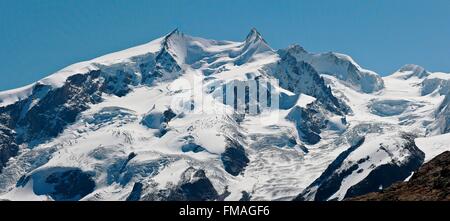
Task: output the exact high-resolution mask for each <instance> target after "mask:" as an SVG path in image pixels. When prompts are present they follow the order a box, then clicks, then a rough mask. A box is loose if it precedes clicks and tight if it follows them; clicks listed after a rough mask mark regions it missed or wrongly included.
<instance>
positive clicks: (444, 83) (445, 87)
mask: <svg viewBox="0 0 450 221" xmlns="http://www.w3.org/2000/svg"><path fill="white" fill-rule="evenodd" d="M449 93H450V74H447V73H441V72H436V73H430V74H429V75H428V76H427V77H426V78H425V79H424V80H423V81H422V95H424V96H425V95H429V94H431V95H435V94H438V95H446V94H449Z"/></svg>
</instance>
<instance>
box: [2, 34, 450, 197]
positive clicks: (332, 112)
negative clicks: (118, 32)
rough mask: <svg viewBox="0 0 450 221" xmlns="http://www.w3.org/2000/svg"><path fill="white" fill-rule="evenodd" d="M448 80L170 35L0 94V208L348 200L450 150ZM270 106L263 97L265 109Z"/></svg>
mask: <svg viewBox="0 0 450 221" xmlns="http://www.w3.org/2000/svg"><path fill="white" fill-rule="evenodd" d="M449 82H450V74H446V73H441V72H436V73H432V72H429V71H427V70H425V69H424V68H422V67H420V66H418V65H412V64H410V65H405V66H404V67H402V68H400V69H399V70H398V71H396V72H395V73H393V74H392V75H389V76H386V77H381V76H379V75H378V74H377V73H375V72H373V71H370V70H367V69H364V68H363V67H361V66H360V65H359V64H357V63H356V61H354V60H353V59H352V58H351V57H350V56H348V55H344V54H340V53H335V52H328V53H310V52H307V51H306V50H305V49H304V48H302V47H301V46H299V45H293V46H289V47H288V48H286V49H280V50H275V49H273V48H271V47H270V46H269V43H268V42H267V41H266V40H265V39H264V38H263V37H262V35H261V34H260V33H259V32H258V31H257V30H256V29H251V30H250V32H249V34H248V35H247V37H246V38H245V39H244V40H243V41H242V42H233V41H222V40H210V39H203V38H200V37H193V36H189V35H187V34H185V33H183V32H181V31H179V30H178V29H176V30H174V31H172V32H171V33H169V34H167V35H165V36H163V37H161V38H158V39H156V40H153V41H151V42H149V43H147V44H144V45H141V46H137V47H133V48H130V49H126V50H123V51H120V52H116V53H112V54H108V55H105V56H102V57H99V58H95V59H93V60H90V61H84V62H80V63H77V64H73V65H70V66H68V67H66V68H64V69H62V70H60V71H58V72H56V73H54V74H52V75H50V76H48V77H46V78H44V79H42V80H40V81H38V82H35V83H33V84H30V85H28V86H25V87H22V88H18V89H14V90H10V91H4V92H0V199H5V200H57V201H65V200H66V201H73V200H129V201H135V200H152V201H154V200H156V201H172V200H181V201H186V200H187V201H197V200H201V201H203V200H208V201H214V200H216V201H219V200H231V201H233V200H320V201H325V200H343V199H345V198H346V197H353V196H357V195H361V194H365V193H368V192H372V191H378V190H380V189H383V188H386V187H388V186H389V185H391V184H392V183H394V182H397V181H402V180H405V179H407V178H408V177H409V176H410V175H411V174H412V173H413V172H414V171H415V170H417V169H418V167H419V166H420V165H422V164H423V163H424V162H427V161H428V160H430V158H432V157H434V156H436V155H437V154H439V153H441V152H444V151H446V150H450V145H448V144H446V143H445V142H444V140H445V139H446V135H447V133H448V132H450V105H449V103H450V99H449V98H450V94H449V91H450V90H449V85H450V83H449ZM266 95H267V96H266Z"/></svg>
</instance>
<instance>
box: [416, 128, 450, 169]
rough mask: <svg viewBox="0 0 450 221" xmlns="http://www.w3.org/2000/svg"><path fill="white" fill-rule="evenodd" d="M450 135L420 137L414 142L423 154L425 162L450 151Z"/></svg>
mask: <svg viewBox="0 0 450 221" xmlns="http://www.w3.org/2000/svg"><path fill="white" fill-rule="evenodd" d="M449 140H450V134H441V135H436V136H430V137H421V138H417V139H416V140H415V142H416V144H417V146H418V147H419V148H420V150H422V151H423V152H424V153H425V162H428V161H430V160H431V159H433V158H434V157H435V156H437V155H439V154H441V153H443V152H445V151H450V145H449V144H448V142H449Z"/></svg>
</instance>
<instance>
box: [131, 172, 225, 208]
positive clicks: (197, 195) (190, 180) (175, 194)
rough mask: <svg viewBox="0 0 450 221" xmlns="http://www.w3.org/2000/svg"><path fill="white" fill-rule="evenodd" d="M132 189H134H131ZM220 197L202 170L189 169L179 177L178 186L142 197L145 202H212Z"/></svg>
mask: <svg viewBox="0 0 450 221" xmlns="http://www.w3.org/2000/svg"><path fill="white" fill-rule="evenodd" d="M133 189H134V188H133ZM219 197H220V195H219V194H218V193H217V191H216V189H215V188H214V186H213V185H212V183H211V181H210V180H209V179H208V177H207V176H206V174H205V171H204V170H201V169H198V170H197V169H194V168H193V167H189V168H188V169H186V171H184V172H183V174H182V175H181V178H180V181H179V182H178V184H176V185H174V186H172V187H170V186H169V187H168V188H166V189H160V190H156V191H155V192H152V193H149V194H147V195H145V196H143V197H142V200H145V201H214V200H218V199H219Z"/></svg>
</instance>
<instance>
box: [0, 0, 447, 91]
mask: <svg viewBox="0 0 450 221" xmlns="http://www.w3.org/2000/svg"><path fill="white" fill-rule="evenodd" d="M177 27H178V28H179V29H180V30H181V31H183V32H185V33H187V34H189V35H194V36H201V37H205V38H213V39H226V40H239V41H240V40H243V39H244V38H245V36H246V34H247V33H248V31H249V30H250V28H251V27H256V28H257V29H258V30H259V31H260V32H261V33H262V35H263V37H264V38H265V39H266V41H267V42H269V44H270V45H271V46H272V47H273V48H275V49H279V48H284V47H286V46H288V45H289V44H293V43H298V44H300V45H302V46H303V47H305V48H306V49H307V50H309V51H312V52H326V51H337V52H342V53H346V54H349V55H351V56H352V57H353V58H354V59H355V60H356V61H357V62H358V63H359V64H361V65H362V66H364V67H366V68H368V69H371V70H374V71H376V72H378V73H379V74H381V75H386V74H388V73H391V72H393V71H394V70H396V69H398V68H399V67H400V66H402V65H403V64H406V63H415V64H420V65H422V66H424V67H425V68H427V69H429V70H432V71H444V72H450V1H448V0H430V1H425V0H340V1H337V0H329V1H321V0H310V1H302V0H292V1H289V0H278V1H275V0H274V1H264V0H258V1H256V0H255V1H250V0H247V1H245V0H235V1H233V0H222V1H219V0H209V1H207V0H178V1H175V0H173V1H171V0H164V1H159V0H158V1H157V0H151V1H150V0H128V1H125V0H123V1H115V0H76V1H75V0H70V1H69V0H40V1H39V0H0V90H5V89H11V88H16V87H19V86H24V85H26V84H29V83H32V82H34V81H36V80H39V79H40V78H42V77H44V76H47V75H49V74H51V73H53V72H55V71H57V70H59V69H61V68H63V67H65V66H67V65H69V64H72V63H75V62H78V61H82V60H87V59H91V58H95V57H97V56H100V55H103V54H106V53H110V52H114V51H117V50H120V49H125V48H128V47H131V46H135V45H138V44H141V43H145V42H148V41H150V40H152V39H155V38H157V37H160V36H162V35H164V34H166V33H168V32H170V31H171V30H173V29H174V28H177Z"/></svg>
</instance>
